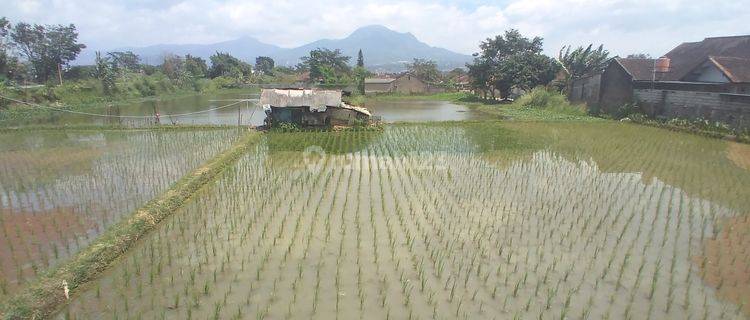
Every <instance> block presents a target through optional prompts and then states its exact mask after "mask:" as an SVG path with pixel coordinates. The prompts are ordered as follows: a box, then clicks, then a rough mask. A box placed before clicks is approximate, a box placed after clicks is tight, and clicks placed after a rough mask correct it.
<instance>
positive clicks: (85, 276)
mask: <svg viewBox="0 0 750 320" xmlns="http://www.w3.org/2000/svg"><path fill="white" fill-rule="evenodd" d="M258 138H259V134H257V133H248V134H246V135H244V136H243V137H242V138H240V139H239V141H237V142H236V143H235V144H234V145H233V146H232V147H231V148H229V149H228V150H227V151H225V152H224V153H222V154H220V155H218V156H216V157H214V158H213V159H212V160H210V161H208V162H207V163H206V164H205V165H203V166H201V167H199V168H197V169H196V170H194V171H193V172H191V173H189V174H187V175H185V176H184V177H183V178H182V179H180V180H179V181H177V182H176V183H175V184H174V185H173V186H172V187H171V188H170V189H168V190H167V191H166V192H164V193H163V194H162V195H161V196H159V197H157V198H155V199H153V200H151V201H149V202H148V203H147V204H146V205H144V206H143V207H141V208H140V209H138V210H137V211H136V212H135V213H134V214H133V215H132V216H131V217H130V218H128V219H125V220H123V221H122V222H120V223H117V224H115V225H113V226H111V227H110V228H108V229H107V230H106V231H105V232H104V233H103V234H102V235H101V236H100V237H99V238H98V239H97V240H96V241H94V242H93V243H92V244H91V245H90V246H89V247H87V248H86V249H84V250H82V251H80V252H79V253H78V254H76V255H75V256H74V257H72V258H71V259H70V260H69V261H68V262H67V263H64V264H62V265H60V266H59V267H57V268H56V269H54V270H52V271H50V272H49V273H48V274H47V275H45V276H42V277H41V278H40V279H38V280H36V281H35V282H33V283H31V284H29V285H28V286H27V287H26V288H25V289H24V290H23V291H21V292H19V293H18V294H17V295H15V296H14V297H12V298H11V299H9V300H8V301H6V302H4V303H3V304H2V305H0V317H1V318H3V319H40V318H46V317H49V316H50V315H51V314H53V312H54V311H55V310H56V309H58V308H59V307H60V306H62V305H64V304H65V303H66V302H67V298H66V292H65V290H66V286H65V285H64V283H66V284H67V290H69V293H70V295H75V294H76V293H78V292H79V289H81V287H82V286H83V285H85V284H86V283H88V282H89V281H91V280H93V279H95V278H97V277H98V275H99V274H101V273H102V272H103V271H104V270H106V269H107V268H109V267H110V266H111V265H113V264H114V263H115V261H116V260H117V259H118V258H119V257H120V256H121V255H122V254H123V253H124V252H126V251H127V250H128V249H129V248H130V247H132V246H133V245H134V244H135V243H136V241H137V240H138V239H140V238H141V237H143V236H144V235H145V234H146V233H148V232H149V231H150V230H152V229H153V228H154V227H155V226H156V225H157V224H158V223H159V222H160V221H162V220H163V219H165V218H166V217H168V216H169V215H170V214H172V213H173V212H175V210H176V209H178V208H179V207H181V206H183V204H184V203H186V201H187V200H188V199H190V198H191V197H192V196H193V195H194V194H195V193H196V192H197V191H198V190H199V189H201V188H202V187H203V186H205V185H206V184H208V183H209V182H211V181H212V180H213V179H214V178H216V177H217V176H218V175H219V174H221V172H223V171H224V170H225V168H227V167H229V166H231V165H232V164H233V163H234V162H235V161H236V160H237V159H238V158H239V157H240V156H241V155H242V154H244V153H245V151H247V150H248V148H249V147H250V146H251V145H252V144H254V143H255V142H257V141H258Z"/></svg>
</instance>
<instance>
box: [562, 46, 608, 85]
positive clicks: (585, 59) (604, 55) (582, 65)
mask: <svg viewBox="0 0 750 320" xmlns="http://www.w3.org/2000/svg"><path fill="white" fill-rule="evenodd" d="M593 46H594V45H593V44H590V45H588V47H586V48H584V47H578V48H576V49H574V50H573V51H570V50H571V48H572V47H571V46H564V47H562V49H560V53H559V54H558V57H557V58H558V60H559V61H560V63H561V64H562V65H563V67H564V68H565V71H566V72H567V73H568V77H569V78H572V79H576V78H580V77H582V76H584V75H587V74H592V73H596V72H601V71H603V70H604V68H606V67H607V62H608V61H609V51H607V50H604V45H600V46H599V47H597V48H596V49H593Z"/></svg>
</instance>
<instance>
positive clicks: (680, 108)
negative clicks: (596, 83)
mask: <svg viewBox="0 0 750 320" xmlns="http://www.w3.org/2000/svg"><path fill="white" fill-rule="evenodd" d="M634 98H635V100H636V101H638V104H639V106H641V107H642V108H643V109H644V111H646V113H648V114H649V115H651V116H656V117H664V118H667V119H672V118H684V119H698V118H702V119H707V120H711V121H719V122H723V123H726V124H728V125H730V126H732V127H734V128H739V129H750V95H741V94H731V93H717V92H696V91H677V90H660V89H635V90H634Z"/></svg>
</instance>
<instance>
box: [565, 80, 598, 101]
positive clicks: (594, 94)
mask: <svg viewBox="0 0 750 320" xmlns="http://www.w3.org/2000/svg"><path fill="white" fill-rule="evenodd" d="M601 79H602V75H601V74H595V75H591V76H588V77H583V78H580V79H576V80H573V81H572V83H571V85H570V90H569V92H568V100H570V101H571V102H575V103H585V104H586V105H588V106H597V105H598V104H599V88H600V85H601Z"/></svg>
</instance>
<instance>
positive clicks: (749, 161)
mask: <svg viewBox="0 0 750 320" xmlns="http://www.w3.org/2000/svg"><path fill="white" fill-rule="evenodd" d="M727 158H729V160H731V161H732V163H734V164H735V165H736V166H738V167H740V168H743V169H745V170H750V145H747V144H742V143H737V142H730V143H729V147H728V148H727Z"/></svg>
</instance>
